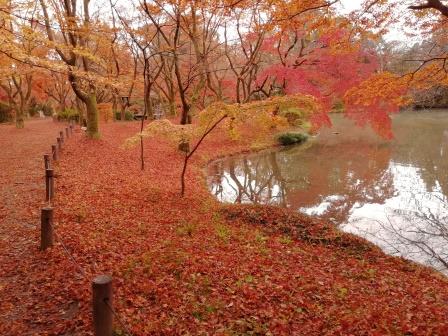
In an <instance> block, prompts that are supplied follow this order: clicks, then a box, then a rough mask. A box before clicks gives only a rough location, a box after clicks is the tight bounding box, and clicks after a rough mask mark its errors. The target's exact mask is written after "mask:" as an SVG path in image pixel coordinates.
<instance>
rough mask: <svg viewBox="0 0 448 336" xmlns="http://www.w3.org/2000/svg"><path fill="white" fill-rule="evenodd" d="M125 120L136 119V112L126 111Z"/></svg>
mask: <svg viewBox="0 0 448 336" xmlns="http://www.w3.org/2000/svg"><path fill="white" fill-rule="evenodd" d="M124 120H126V121H131V120H134V114H132V112H129V111H126V112H125V113H124Z"/></svg>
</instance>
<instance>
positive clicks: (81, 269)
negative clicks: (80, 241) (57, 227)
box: [53, 232, 87, 279]
mask: <svg viewBox="0 0 448 336" xmlns="http://www.w3.org/2000/svg"><path fill="white" fill-rule="evenodd" d="M53 234H54V235H55V236H56V239H57V240H58V242H59V243H60V244H61V246H62V249H63V250H64V252H65V254H66V255H67V256H68V258H69V259H70V261H71V262H72V263H73V264H74V265H75V266H76V267H77V268H78V270H80V271H81V275H82V276H83V278H84V279H87V272H86V270H85V269H84V268H83V267H82V266H81V265H80V264H78V263H77V262H76V259H75V257H73V255H72V254H71V253H70V251H69V249H68V248H67V246H66V245H65V243H64V241H63V240H62V238H61V237H60V236H59V235H58V234H56V232H53Z"/></svg>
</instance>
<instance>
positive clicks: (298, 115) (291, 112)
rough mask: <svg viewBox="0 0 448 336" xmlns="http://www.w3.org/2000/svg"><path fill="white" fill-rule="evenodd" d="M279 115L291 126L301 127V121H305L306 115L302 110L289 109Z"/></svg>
mask: <svg viewBox="0 0 448 336" xmlns="http://www.w3.org/2000/svg"><path fill="white" fill-rule="evenodd" d="M280 115H281V116H282V117H285V118H286V119H287V120H288V123H289V124H290V125H291V126H302V123H303V121H304V120H305V119H306V116H307V113H306V111H304V110H302V109H299V108H295V107H291V108H288V109H285V110H283V111H281V112H280Z"/></svg>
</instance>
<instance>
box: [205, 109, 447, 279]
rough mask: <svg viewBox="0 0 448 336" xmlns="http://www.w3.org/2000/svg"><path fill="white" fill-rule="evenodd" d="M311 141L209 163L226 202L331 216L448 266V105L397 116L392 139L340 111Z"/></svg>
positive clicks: (213, 185)
mask: <svg viewBox="0 0 448 336" xmlns="http://www.w3.org/2000/svg"><path fill="white" fill-rule="evenodd" d="M333 124H334V126H333V128H331V129H325V130H323V131H322V132H321V133H320V134H319V135H318V136H317V137H315V138H313V139H311V140H310V141H309V142H308V143H307V144H305V145H301V146H294V147H288V148H282V149H275V150H269V151H264V152H262V153H258V154H253V155H246V156H238V157H230V158H226V159H223V160H220V161H216V162H214V163H213V164H211V165H210V166H209V167H208V170H207V175H208V184H209V187H210V191H211V192H212V193H213V194H214V195H215V196H216V197H217V198H218V199H219V200H220V201H222V202H231V203H261V204H275V205H279V206H283V207H288V208H292V209H296V210H297V211H302V212H305V213H307V214H310V215H315V216H320V217H322V218H324V219H326V220H330V221H332V222H334V223H335V224H337V225H340V227H341V228H342V229H343V230H346V231H348V232H352V233H355V234H358V235H361V236H363V237H366V238H367V239H369V240H371V241H373V242H375V243H376V244H378V245H379V246H381V247H382V248H383V249H384V250H385V251H386V252H388V253H391V254H397V255H401V256H404V257H406V258H409V259H413V260H415V261H418V262H422V263H426V264H428V265H431V266H433V267H436V268H438V269H440V270H442V271H446V270H447V269H448V252H445V250H446V249H445V246H446V244H447V243H448V201H447V196H448V160H447V159H448V111H447V110H433V111H420V112H405V113H401V114H399V115H395V116H394V117H393V131H394V135H395V139H394V140H392V141H386V140H383V139H381V138H380V137H378V136H377V135H375V134H374V133H373V131H371V130H370V129H368V128H364V129H362V128H357V127H355V126H354V125H353V123H352V122H350V121H349V120H346V119H344V118H342V116H340V115H335V116H334V117H333Z"/></svg>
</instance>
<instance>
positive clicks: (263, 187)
mask: <svg viewBox="0 0 448 336" xmlns="http://www.w3.org/2000/svg"><path fill="white" fill-rule="evenodd" d="M389 160H390V149H389V147H387V146H377V145H365V146H361V145H360V144H358V143H344V144H339V145H337V146H333V145H332V146H321V145H314V146H312V147H311V148H308V149H306V150H302V148H300V147H296V148H292V149H289V150H284V151H278V152H269V153H266V154H261V155H257V156H253V157H245V158H240V159H231V160H228V161H221V162H219V163H217V164H216V165H214V166H213V168H211V169H213V171H211V174H210V175H211V176H213V178H212V180H211V181H210V183H211V184H212V192H213V193H214V194H215V195H216V197H217V198H218V199H220V200H223V201H230V202H236V203H241V202H243V203H245V202H246V203H247V202H250V203H263V204H266V203H269V204H279V205H282V206H285V207H291V208H294V209H300V208H313V207H317V206H319V205H322V204H324V205H325V209H324V211H323V212H322V213H321V215H322V216H323V217H325V218H331V219H333V220H334V221H335V222H337V223H341V222H343V221H344V220H346V219H347V218H348V215H349V213H350V210H351V209H352V208H353V207H354V206H355V205H356V206H361V205H363V204H365V203H366V202H369V203H372V202H374V203H380V204H381V203H382V202H384V200H385V199H387V198H389V197H391V196H392V195H393V192H394V188H393V183H392V178H391V175H390V172H389V171H388V166H389ZM329 196H333V197H329Z"/></svg>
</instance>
